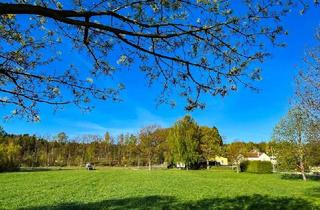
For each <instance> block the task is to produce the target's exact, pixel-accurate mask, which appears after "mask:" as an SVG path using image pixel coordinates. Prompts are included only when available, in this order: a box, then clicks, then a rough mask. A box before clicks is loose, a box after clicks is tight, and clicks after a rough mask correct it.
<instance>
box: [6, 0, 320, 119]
mask: <svg viewBox="0 0 320 210" xmlns="http://www.w3.org/2000/svg"><path fill="white" fill-rule="evenodd" d="M17 2H18V3H17ZM300 2H303V5H305V3H304V1H301V0H299V1H298V0H296V1H292V0H283V1H279V0H269V1H265V0H246V1H241V2H239V3H237V4H234V3H233V1H231V0H224V1H208V0H198V1H169V0H164V1H148V0H147V1H123V0H115V1H105V0H98V1H91V0H90V1H89V0H81V1H57V0H52V1H43V0H42V1H40V0H28V1H15V0H10V1H5V3H0V17H1V18H0V22H1V24H0V26H1V27H0V34H1V46H2V48H1V51H0V75H1V77H0V92H1V93H2V94H3V95H2V96H1V97H0V103H2V104H3V105H11V106H13V107H15V109H14V111H13V112H12V113H11V114H12V116H25V117H27V118H28V119H30V120H35V121H38V120H40V117H39V109H38V104H39V103H45V104H50V105H53V106H55V107H60V106H63V105H65V104H72V103H73V104H76V105H77V106H79V107H82V108H83V109H85V110H90V109H91V108H92V106H90V105H89V103H90V101H91V100H92V99H93V98H96V99H101V100H108V99H110V100H114V101H118V100H119V92H120V91H121V90H122V89H123V87H124V86H123V85H122V84H119V85H118V86H115V87H109V86H107V85H106V84H108V82H95V81H101V79H107V78H109V77H110V75H113V74H114V72H116V71H117V70H119V69H127V68H128V67H130V65H133V64H138V67H139V68H140V69H141V71H142V72H143V73H145V75H146V77H147V80H148V81H149V83H150V84H151V83H153V82H155V81H158V82H159V83H160V86H161V87H162V88H163V91H162V95H161V96H160V97H159V102H160V103H170V104H172V105H174V104H175V101H172V100H173V99H172V98H170V97H169V96H170V94H169V93H171V92H173V90H174V91H175V92H177V93H178V95H180V96H182V97H184V98H185V99H186V106H185V107H186V109H187V110H192V109H196V108H204V106H205V104H204V102H203V100H202V98H201V96H202V95H203V94H208V95H210V96H216V95H221V96H225V95H226V94H227V93H228V92H230V91H236V90H237V89H238V87H239V86H242V85H243V86H244V87H249V88H251V89H255V88H254V85H252V83H253V82H254V81H259V80H261V69H260V68H255V66H257V65H258V64H259V63H261V62H263V61H264V59H265V58H266V57H267V56H268V55H269V52H268V51H269V50H268V49H267V47H265V46H268V43H272V44H273V45H274V46H284V44H283V43H282V42H281V40H282V39H279V37H282V35H285V34H287V33H286V30H285V29H284V28H283V27H282V24H281V20H282V18H283V17H284V16H285V15H286V14H288V13H289V12H290V11H291V9H292V8H294V7H296V6H297V4H299V5H300ZM315 2H318V1H315ZM64 3H65V4H64ZM295 3H296V4H295ZM238 4H240V6H239V5H238ZM67 43H70V45H71V46H72V47H73V49H71V50H70V49H69V48H68V47H65V46H67ZM70 51H71V52H72V53H80V54H84V55H86V56H87V61H89V67H86V68H82V67H81V66H80V65H77V63H76V62H74V63H72V62H71V60H72V59H69V60H70V61H69V60H67V61H66V63H64V66H65V68H60V69H59V71H58V70H56V69H54V66H55V65H54V64H55V62H56V61H57V60H59V59H61V58H63V57H62V56H63V54H64V53H65V54H66V53H70ZM118 52H120V55H119V54H118ZM90 64H91V65H90ZM80 71H81V74H80V73H79V72H80ZM63 91H64V92H66V91H68V92H66V93H63Z"/></svg>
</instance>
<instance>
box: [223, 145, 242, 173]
mask: <svg viewBox="0 0 320 210" xmlns="http://www.w3.org/2000/svg"><path fill="white" fill-rule="evenodd" d="M246 152H247V149H246V145H245V143H243V142H233V143H231V144H229V145H227V148H226V153H227V156H228V158H229V160H230V161H231V163H232V164H235V165H236V169H237V173H239V172H240V162H241V160H242V158H241V157H242V156H244V155H245V154H246Z"/></svg>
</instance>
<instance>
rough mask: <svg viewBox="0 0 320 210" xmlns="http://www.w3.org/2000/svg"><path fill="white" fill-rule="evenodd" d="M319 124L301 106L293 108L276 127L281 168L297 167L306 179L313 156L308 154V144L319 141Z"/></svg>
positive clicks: (274, 136) (275, 134)
mask: <svg viewBox="0 0 320 210" xmlns="http://www.w3.org/2000/svg"><path fill="white" fill-rule="evenodd" d="M319 132H320V129H319V124H318V123H317V121H314V120H313V119H312V118H310V115H309V114H308V113H307V112H305V111H304V110H303V109H301V108H300V107H295V108H293V109H291V110H290V111H289V112H288V114H287V116H285V117H284V118H282V119H281V121H280V122H279V124H278V125H277V126H276V127H275V129H274V135H273V138H274V140H275V141H276V142H277V147H276V156H277V158H278V160H277V162H278V165H279V167H280V168H283V169H286V170H290V169H293V168H297V169H298V170H299V171H300V172H301V173H302V176H303V177H304V179H305V170H307V167H306V166H307V165H308V162H309V161H310V159H312V156H307V155H308V151H307V149H308V145H312V144H314V141H316V142H318V141H319V139H317V138H315V137H318V136H319Z"/></svg>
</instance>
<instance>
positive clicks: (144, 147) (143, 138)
mask: <svg viewBox="0 0 320 210" xmlns="http://www.w3.org/2000/svg"><path fill="white" fill-rule="evenodd" d="M159 130H160V127H159V126H156V125H151V126H147V127H145V128H142V129H141V131H140V134H139V139H140V149H141V152H142V155H144V157H145V158H146V159H147V160H148V165H149V170H151V167H152V163H153V162H154V159H155V157H156V156H158V157H159V155H157V154H158V153H159V152H161V143H163V142H164V141H166V139H165V138H162V137H163V136H161V135H159V134H160V133H159Z"/></svg>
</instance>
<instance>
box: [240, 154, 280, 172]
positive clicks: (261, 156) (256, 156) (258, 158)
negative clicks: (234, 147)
mask: <svg viewBox="0 0 320 210" xmlns="http://www.w3.org/2000/svg"><path fill="white" fill-rule="evenodd" d="M239 160H240V161H245V160H248V161H270V162H271V163H272V167H273V171H276V167H275V166H276V165H277V159H276V157H275V156H269V155H267V154H266V153H264V152H258V151H256V150H252V151H250V152H248V153H246V154H245V155H239Z"/></svg>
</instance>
